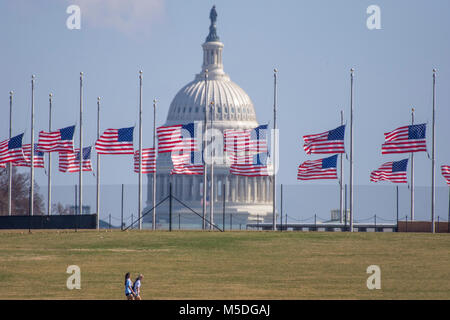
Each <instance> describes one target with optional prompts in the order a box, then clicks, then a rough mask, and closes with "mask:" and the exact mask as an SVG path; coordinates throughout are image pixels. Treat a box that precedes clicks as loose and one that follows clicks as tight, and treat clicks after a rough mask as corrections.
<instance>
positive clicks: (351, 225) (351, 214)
mask: <svg viewBox="0 0 450 320" xmlns="http://www.w3.org/2000/svg"><path fill="white" fill-rule="evenodd" d="M354 72H355V69H353V68H351V69H350V232H353V216H354V211H353V73H354Z"/></svg>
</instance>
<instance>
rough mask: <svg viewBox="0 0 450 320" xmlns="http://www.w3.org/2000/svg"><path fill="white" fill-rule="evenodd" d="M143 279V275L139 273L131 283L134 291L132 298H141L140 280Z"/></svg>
mask: <svg viewBox="0 0 450 320" xmlns="http://www.w3.org/2000/svg"><path fill="white" fill-rule="evenodd" d="M142 279H144V276H143V275H142V274H139V275H138V277H137V278H136V280H135V281H134V284H133V291H134V299H135V300H142V298H141V280H142Z"/></svg>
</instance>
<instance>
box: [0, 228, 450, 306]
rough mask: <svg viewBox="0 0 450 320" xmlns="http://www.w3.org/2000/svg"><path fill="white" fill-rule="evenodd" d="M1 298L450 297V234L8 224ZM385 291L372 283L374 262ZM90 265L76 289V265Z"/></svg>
mask: <svg viewBox="0 0 450 320" xmlns="http://www.w3.org/2000/svg"><path fill="white" fill-rule="evenodd" d="M0 243H1V248H0V281H1V283H2V285H1V286H0V299H124V294H123V291H124V290H123V276H124V274H125V273H126V272H127V271H129V272H131V273H132V277H133V280H134V276H135V275H136V274H137V273H143V274H144V276H145V278H144V281H143V282H142V286H143V287H142V294H143V298H144V299H450V235H449V234H435V235H432V234H413V233H408V234H406V233H325V232H283V233H280V232H225V233H219V232H197V231H190V232H187V231H185V232H183V231H177V232H171V233H169V232H163V231H161V232H159V231H158V232H151V231H142V232H139V231H129V232H120V231H113V232H110V231H108V232H106V231H100V232H97V231H78V232H74V231H72V230H70V231H59V232H58V231H33V232H32V233H31V234H29V233H28V231H1V232H0ZM373 264H375V265H378V266H380V268H381V286H382V288H381V290H368V289H367V286H366V280H367V278H368V277H369V275H368V274H367V273H366V268H367V267H368V266H369V265H373ZM69 265H78V266H79V267H80V268H81V289H80V290H68V289H67V288H66V280H67V278H68V277H69V274H67V273H66V269H67V266H69Z"/></svg>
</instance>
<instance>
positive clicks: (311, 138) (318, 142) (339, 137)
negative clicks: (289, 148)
mask: <svg viewBox="0 0 450 320" xmlns="http://www.w3.org/2000/svg"><path fill="white" fill-rule="evenodd" d="M344 137H345V125H342V126H339V127H337V128H336V129H333V130H330V131H326V132H322V133H318V134H309V135H306V136H303V142H304V145H303V150H305V152H306V154H313V153H315V154H329V153H345V148H344Z"/></svg>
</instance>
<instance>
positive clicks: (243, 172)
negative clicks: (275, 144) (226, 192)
mask: <svg viewBox="0 0 450 320" xmlns="http://www.w3.org/2000/svg"><path fill="white" fill-rule="evenodd" d="M230 173H231V174H234V175H237V176H245V177H261V176H268V175H269V169H268V168H267V164H253V163H232V164H231V167H230Z"/></svg>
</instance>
